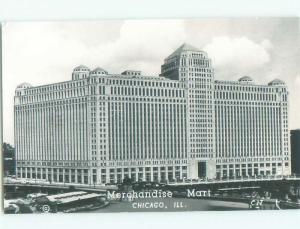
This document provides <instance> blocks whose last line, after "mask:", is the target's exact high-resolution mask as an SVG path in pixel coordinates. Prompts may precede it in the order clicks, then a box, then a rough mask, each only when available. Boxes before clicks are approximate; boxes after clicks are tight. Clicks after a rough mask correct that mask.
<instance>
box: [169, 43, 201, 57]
mask: <svg viewBox="0 0 300 229" xmlns="http://www.w3.org/2000/svg"><path fill="white" fill-rule="evenodd" d="M185 51H195V52H201V50H200V49H198V48H196V47H194V46H192V45H190V44H186V43H183V44H182V45H181V46H180V47H179V48H178V49H176V50H175V51H174V52H173V53H172V54H171V55H169V56H168V58H169V57H172V56H176V55H179V54H180V53H182V52H185Z"/></svg>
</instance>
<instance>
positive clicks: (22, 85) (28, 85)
mask: <svg viewBox="0 0 300 229" xmlns="http://www.w3.org/2000/svg"><path fill="white" fill-rule="evenodd" d="M30 87H32V85H31V84H29V83H26V82H24V83H21V84H19V85H18V86H17V89H26V88H30Z"/></svg>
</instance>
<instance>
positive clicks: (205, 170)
mask: <svg viewBox="0 0 300 229" xmlns="http://www.w3.org/2000/svg"><path fill="white" fill-rule="evenodd" d="M161 76H162V77H166V78H169V79H171V80H179V81H181V82H184V83H185V87H186V93H185V95H186V104H187V120H186V122H187V123H186V125H187V152H188V160H189V166H188V173H189V177H191V178H198V177H208V178H214V177H215V176H216V160H215V144H214V139H215V136H214V135H215V134H214V131H215V122H214V99H213V96H214V92H213V90H214V71H213V68H212V67H211V60H210V59H209V58H208V56H207V53H205V52H203V51H201V50H199V49H197V48H195V47H193V46H191V45H188V44H183V45H181V46H180V47H179V48H178V49H177V50H175V51H174V52H173V53H172V54H171V55H169V56H168V57H167V58H166V59H165V60H164V64H163V65H162V66H161Z"/></svg>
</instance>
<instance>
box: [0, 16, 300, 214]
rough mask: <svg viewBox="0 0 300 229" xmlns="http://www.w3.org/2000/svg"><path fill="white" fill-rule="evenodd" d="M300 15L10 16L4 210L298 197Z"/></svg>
mask: <svg viewBox="0 0 300 229" xmlns="http://www.w3.org/2000/svg"><path fill="white" fill-rule="evenodd" d="M299 22H300V21H299V18H297V17H290V18H288V17H286V18H199V19H176V20H175V19H163V20H162V19H159V20H158V19H151V20H99V21H60V22H5V23H2V24H1V35H0V36H1V39H0V44H1V50H2V63H1V64H2V96H3V105H2V107H3V135H4V136H3V145H2V151H3V155H4V156H3V160H4V173H3V175H4V177H3V181H4V182H3V190H4V194H3V198H4V199H3V202H4V212H5V213H7V214H22V213H73V212H84V213H92V212H93V213H95V212H97V213H102V212H174V211H232V210H283V209H299V208H300V129H299V128H300V120H299V112H300V109H299V103H300V90H299V89H300V67H299V62H300V48H299V47H300V46H299V44H300V42H299V41H300V39H299V38H300V36H299V35H300V33H299V28H300V27H299Z"/></svg>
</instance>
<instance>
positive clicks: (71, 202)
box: [35, 191, 109, 213]
mask: <svg viewBox="0 0 300 229" xmlns="http://www.w3.org/2000/svg"><path fill="white" fill-rule="evenodd" d="M108 204H109V202H108V201H107V198H106V194H98V193H87V192H84V191H78V192H68V193H62V194H57V195H47V196H43V195H42V196H39V197H37V198H36V201H35V207H36V211H37V212H44V213H48V212H51V213H57V212H64V213H69V212H79V211H86V210H95V209H98V208H102V207H105V206H107V205H108Z"/></svg>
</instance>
